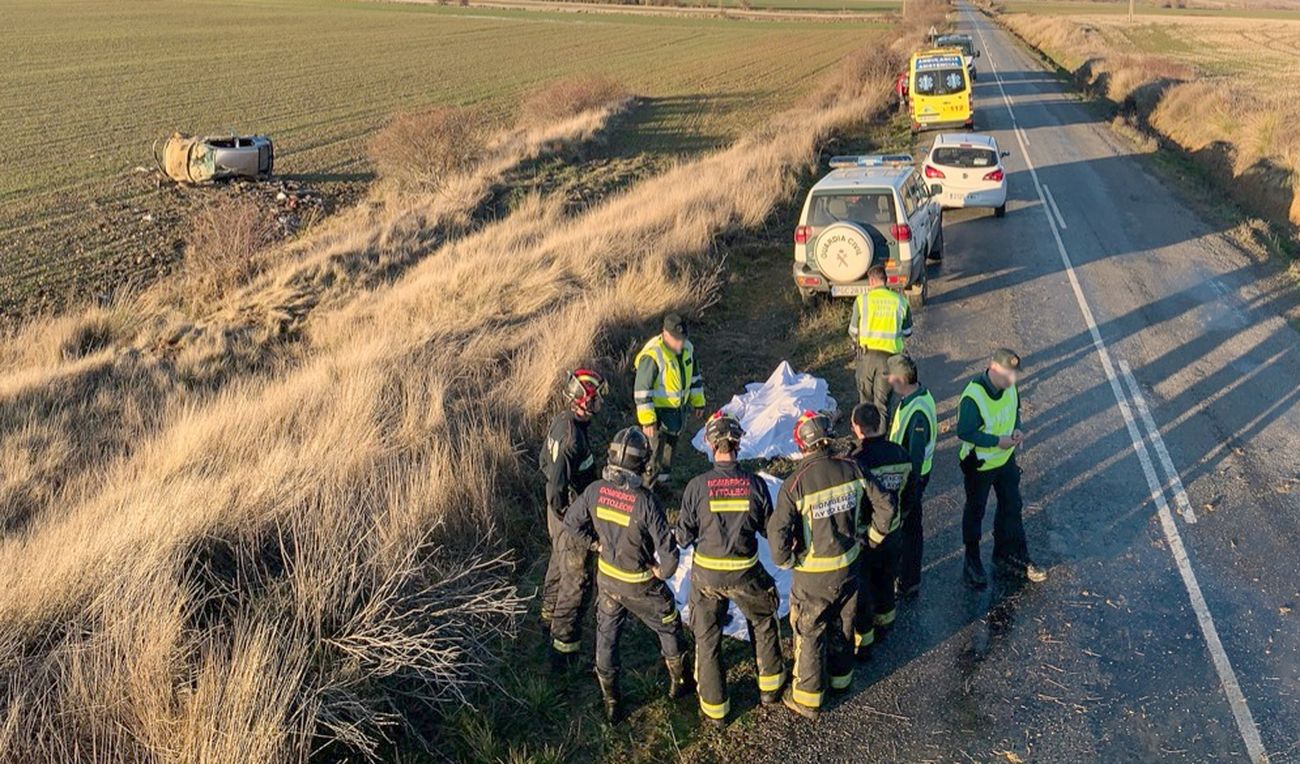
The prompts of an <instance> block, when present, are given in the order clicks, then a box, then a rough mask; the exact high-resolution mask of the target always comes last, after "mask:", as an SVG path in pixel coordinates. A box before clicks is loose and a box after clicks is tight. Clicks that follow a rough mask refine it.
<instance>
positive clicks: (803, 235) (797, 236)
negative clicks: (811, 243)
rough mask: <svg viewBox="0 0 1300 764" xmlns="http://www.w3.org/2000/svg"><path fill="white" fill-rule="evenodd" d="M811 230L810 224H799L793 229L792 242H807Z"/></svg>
mask: <svg viewBox="0 0 1300 764" xmlns="http://www.w3.org/2000/svg"><path fill="white" fill-rule="evenodd" d="M811 231H812V226H806V225H801V226H799V227H798V228H796V229H794V243H795V244H807V243H808V234H809V233H810V232H811Z"/></svg>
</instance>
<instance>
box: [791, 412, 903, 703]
mask: <svg viewBox="0 0 1300 764" xmlns="http://www.w3.org/2000/svg"><path fill="white" fill-rule="evenodd" d="M830 440H831V424H830V420H829V419H827V417H826V415H825V414H818V413H814V412H812V411H805V412H804V413H803V414H802V415H801V416H800V417H799V419H798V421H797V422H796V423H795V427H794V441H795V444H796V445H797V446H798V447H799V450H800V451H802V452H803V453H804V455H805V456H804V459H803V460H802V461H801V462H800V463H799V466H798V468H796V469H795V471H794V473H793V474H792V475H790V477H788V478H786V480H785V483H783V484H782V485H781V492H780V493H779V494H778V495H777V499H776V507H775V509H774V510H773V512H772V519H771V520H769V521H768V524H767V538H768V542H769V543H770V545H771V547H772V561H773V562H775V563H776V564H777V565H778V566H780V567H782V568H793V569H794V580H793V582H792V584H791V587H790V624H791V626H792V627H793V629H794V677H793V680H792V681H791V684H790V689H789V690H787V691H786V693H785V695H783V696H782V698H781V701H782V702H783V703H785V705H786V707H788V708H789V709H790V710H792V711H794V712H795V713H797V714H799V715H801V716H804V717H805V718H809V719H816V718H817V715H818V713H819V712H820V710H821V705H822V700H823V694H824V680H823V674H826V675H828V676H829V680H830V681H829V683H830V687H831V689H833V690H844V689H848V687H849V685H851V684H852V683H853V616H854V611H855V610H856V607H857V599H858V576H857V568H856V563H857V561H858V555H859V554H860V553H861V542H860V541H859V539H860V538H861V536H862V534H863V526H864V525H865V523H866V518H865V517H864V507H865V505H866V502H865V501H864V497H866V496H867V494H868V491H871V492H873V493H881V494H883V491H880V490H879V488H877V487H876V486H875V484H874V483H872V482H871V481H869V480H867V479H866V478H865V477H864V476H863V474H862V471H861V470H860V469H858V466H857V464H855V463H854V462H853V461H852V460H851V459H842V458H839V457H834V456H831V455H830V454H829V453H827V448H828V446H829V445H830ZM871 512H872V517H871V527H870V528H869V529H868V530H867V534H868V539H869V543H870V544H873V545H874V544H878V543H880V542H881V541H883V540H884V539H885V534H887V533H888V532H889V527H890V524H891V523H892V522H893V512H892V508H891V507H890V506H889V504H888V502H887V501H886V500H883V497H882V501H880V502H879V503H877V502H875V501H872V502H871Z"/></svg>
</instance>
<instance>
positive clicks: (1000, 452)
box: [958, 379, 1020, 472]
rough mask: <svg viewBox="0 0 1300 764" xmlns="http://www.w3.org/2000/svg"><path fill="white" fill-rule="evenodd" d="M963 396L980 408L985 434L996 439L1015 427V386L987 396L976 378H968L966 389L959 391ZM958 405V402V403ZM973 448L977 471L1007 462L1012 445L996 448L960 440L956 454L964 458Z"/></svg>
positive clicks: (1016, 408) (1013, 430)
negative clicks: (994, 395)
mask: <svg viewBox="0 0 1300 764" xmlns="http://www.w3.org/2000/svg"><path fill="white" fill-rule="evenodd" d="M961 397H962V398H963V399H965V398H970V399H971V400H972V401H974V402H975V406H976V407H977V408H978V409H979V411H980V418H981V419H983V420H984V427H983V428H982V431H983V432H985V433H988V434H989V435H995V436H997V437H999V438H1005V437H1007V436H1009V435H1011V433H1013V432H1015V430H1016V412H1017V411H1019V410H1020V393H1018V392H1017V391H1016V387H1015V385H1012V386H1011V387H1009V388H1007V389H1006V390H1004V391H1003V393H1002V397H1001V398H999V399H998V400H993V399H992V398H990V397H989V394H988V391H987V390H985V389H984V385H981V384H980V383H979V380H977V379H972V380H971V381H970V382H969V383H968V384H967V385H966V389H965V390H963V391H962V394H961ZM958 405H959V406H960V405H961V404H960V402H959V403H958ZM972 449H974V451H975V458H977V459H979V462H980V463H979V471H980V472H987V471H988V470H995V469H997V468H998V467H1001V466H1002V465H1004V464H1006V463H1007V460H1008V459H1010V458H1011V455H1012V454H1014V453H1015V452H1016V447H1015V446H1012V447H1011V448H998V447H997V446H989V447H987V448H985V447H983V446H976V445H973V444H971V443H967V442H966V441H964V440H963V441H962V443H961V451H960V452H959V457H960V458H961V459H965V458H966V456H967V455H968V454H970V452H971V450H972Z"/></svg>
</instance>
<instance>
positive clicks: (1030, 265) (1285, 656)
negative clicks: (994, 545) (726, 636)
mask: <svg viewBox="0 0 1300 764" xmlns="http://www.w3.org/2000/svg"><path fill="white" fill-rule="evenodd" d="M960 26H961V27H963V28H965V29H966V30H967V31H970V32H971V33H972V34H974V35H975V36H976V40H977V43H979V46H980V47H981V48H982V50H983V56H982V58H981V59H980V60H979V66H980V79H979V82H978V84H977V87H976V103H977V113H978V119H979V122H980V127H981V128H982V129H983V130H985V131H987V132H990V133H992V134H993V135H994V136H995V137H996V138H997V140H998V142H999V144H1000V146H1001V147H1002V149H1003V150H1006V151H1010V152H1011V156H1010V158H1009V159H1008V160H1007V162H1008V168H1009V170H1010V171H1011V174H1010V190H1011V200H1010V202H1009V203H1008V215H1007V217H1006V218H1004V219H1002V220H997V219H995V218H994V217H993V216H992V215H991V213H989V212H986V211H971V212H955V213H949V214H948V215H947V219H946V226H945V232H946V237H947V247H948V250H947V258H946V260H945V261H944V263H943V265H942V268H941V269H940V270H939V271H938V272H937V273H935V275H934V280H933V281H932V283H931V303H930V304H929V305H928V306H927V307H926V308H925V309H924V310H923V311H922V312H921V313H920V315H919V319H918V327H917V332H916V337H915V339H914V340H913V341H912V343H911V345H910V350H911V352H912V353H913V354H914V355H915V356H917V357H918V359H919V364H920V368H921V372H922V375H923V381H924V382H925V383H926V384H927V385H929V386H930V388H931V389H932V390H933V391H934V393H935V397H936V399H937V400H938V403H939V416H940V421H941V422H942V421H944V420H949V421H950V422H951V421H952V420H955V416H956V405H957V400H958V396H959V395H960V392H961V389H962V387H963V386H964V384H965V382H966V380H967V379H969V378H970V377H971V376H972V375H974V374H976V373H978V372H979V371H980V370H981V369H982V368H983V366H984V364H985V362H986V358H987V354H988V353H989V352H990V351H991V350H992V349H993V348H994V347H997V346H1000V345H1006V346H1010V347H1012V348H1015V349H1017V350H1018V351H1020V352H1021V354H1022V356H1023V358H1024V361H1025V365H1026V368H1027V371H1028V376H1027V378H1026V379H1025V380H1024V382H1023V383H1022V396H1023V398H1024V401H1025V404H1024V405H1025V412H1024V414H1025V416H1024V419H1025V423H1026V425H1027V442H1026V446H1025V448H1024V449H1023V450H1022V452H1021V454H1020V456H1019V459H1020V462H1021V466H1022V467H1023V469H1024V478H1023V489H1024V494H1025V499H1026V502H1027V505H1028V506H1027V509H1026V525H1027V528H1028V533H1029V540H1030V547H1031V552H1032V553H1033V554H1034V555H1035V556H1036V557H1037V558H1038V559H1039V561H1040V562H1042V563H1046V564H1048V565H1050V568H1051V579H1050V580H1049V581H1048V582H1047V583H1046V584H1041V585H1028V586H1025V587H1023V588H1015V587H1011V588H1009V587H1007V586H1006V585H997V586H994V587H992V588H991V589H990V590H989V591H986V592H973V591H970V590H968V589H966V588H965V587H964V586H963V585H962V584H961V582H960V564H961V537H960V516H961V504H962V491H961V483H960V474H959V472H958V468H957V457H956V450H957V442H956V438H955V437H954V436H953V435H952V434H951V432H946V433H945V434H944V435H943V436H942V437H941V439H940V443H939V452H938V454H937V456H936V466H935V473H934V477H933V480H932V483H931V485H930V490H929V492H928V497H927V506H926V516H925V524H926V544H927V546H926V558H925V564H926V570H925V579H924V583H923V592H922V596H921V598H920V600H919V601H918V602H916V603H914V604H912V605H911V606H910V607H906V608H904V609H903V610H901V611H900V617H899V622H898V624H897V626H896V628H895V629H894V631H893V633H892V634H890V635H889V637H888V639H887V641H886V642H885V643H884V644H883V645H881V646H880V647H878V648H877V651H876V654H875V656H874V657H873V659H872V661H871V662H870V663H869V664H867V665H866V666H865V667H860V668H859V670H858V672H857V676H856V679H855V683H854V685H853V688H852V689H851V691H850V692H849V693H847V694H846V695H845V696H844V697H843V698H842V699H841V700H839V701H838V702H837V703H836V705H834V706H833V707H832V708H830V709H829V710H828V711H827V712H826V713H825V714H824V715H823V717H822V719H821V720H820V721H819V722H818V723H817V724H816V725H812V724H809V723H807V722H805V721H803V720H801V719H797V718H794V717H793V716H792V715H790V714H789V713H787V712H785V711H784V709H768V710H764V711H762V712H760V713H758V714H755V717H756V719H755V721H756V723H755V724H753V725H749V726H748V729H746V730H736V731H734V732H733V733H732V734H733V736H734V737H735V746H734V748H733V749H731V750H732V751H733V752H734V757H733V756H728V758H732V759H734V760H744V759H750V760H755V761H783V762H803V761H821V762H828V761H850V760H852V761H945V762H947V761H1018V760H1024V761H1071V762H1074V761H1106V762H1114V761H1196V762H1201V761H1250V760H1252V759H1254V760H1263V759H1265V758H1266V759H1267V760H1269V761H1272V762H1282V761H1294V760H1300V554H1297V546H1298V545H1300V458H1298V457H1297V454H1300V406H1297V401H1298V400H1300V352H1298V351H1300V335H1298V334H1297V332H1296V331H1295V330H1294V329H1293V328H1292V327H1291V326H1289V325H1288V324H1287V323H1286V321H1285V320H1283V318H1281V314H1282V312H1283V310H1284V309H1286V308H1287V307H1289V306H1290V305H1291V304H1292V303H1291V302H1290V301H1291V299H1292V298H1291V297H1290V296H1289V295H1288V293H1289V292H1290V291H1291V290H1292V289H1293V287H1291V286H1289V285H1288V284H1287V282H1286V281H1285V279H1277V278H1269V269H1268V267H1267V266H1261V265H1259V264H1256V263H1254V262H1252V261H1251V259H1250V258H1249V257H1248V256H1247V255H1245V254H1244V253H1243V252H1242V251H1240V250H1239V249H1237V248H1236V247H1235V246H1234V245H1233V244H1232V243H1231V241H1230V240H1229V239H1228V238H1227V237H1226V236H1225V235H1224V232H1223V231H1219V230H1216V229H1215V228H1214V227H1213V226H1212V225H1211V224H1209V223H1207V222H1205V220H1203V219H1202V218H1200V217H1198V215H1197V214H1196V213H1194V212H1193V211H1192V210H1190V209H1189V208H1188V206H1187V205H1186V204H1185V203H1183V202H1182V201H1181V200H1180V199H1179V198H1178V197H1177V196H1176V195H1175V194H1174V193H1173V192H1171V191H1170V190H1168V189H1167V188H1166V187H1165V186H1164V184H1163V183H1162V182H1161V181H1160V180H1159V179H1157V178H1156V177H1154V176H1153V175H1151V174H1150V173H1148V172H1147V170H1145V169H1144V165H1143V162H1142V161H1140V160H1139V159H1138V158H1136V157H1134V156H1132V154H1133V149H1132V147H1130V146H1128V145H1126V144H1125V142H1124V141H1122V140H1121V139H1119V138H1118V137H1117V136H1116V135H1114V134H1113V133H1112V131H1111V130H1110V128H1109V127H1108V126H1106V125H1105V124H1103V123H1101V122H1100V121H1099V118H1098V117H1097V115H1096V114H1095V113H1094V110H1092V109H1090V108H1089V107H1087V106H1086V105H1083V104H1080V103H1078V102H1076V101H1075V100H1074V99H1072V98H1071V97H1069V96H1068V95H1067V94H1066V91H1065V89H1064V88H1063V86H1062V84H1061V83H1060V82H1059V81H1058V80H1057V79H1056V78H1055V77H1053V76H1051V75H1049V74H1048V73H1047V72H1045V71H1044V69H1043V68H1042V67H1041V65H1040V64H1039V63H1038V62H1037V61H1036V59H1035V58H1034V57H1033V56H1032V55H1031V54H1030V53H1029V52H1028V51H1027V50H1026V49H1024V48H1023V47H1022V46H1020V45H1019V43H1017V42H1016V41H1015V40H1014V38H1012V37H1011V36H1010V35H1008V34H1007V33H1005V32H1004V31H1002V30H1000V29H999V28H998V27H997V26H996V25H994V24H993V23H992V22H990V21H989V20H988V19H986V18H984V17H983V16H981V15H979V14H977V13H974V12H972V11H970V10H969V9H964V10H963V12H962V14H961V23H960ZM1031 167H1032V169H1031ZM1053 201H1054V205H1053ZM1054 207H1055V208H1054ZM1058 210H1059V214H1058ZM990 515H991V512H990ZM987 522H989V521H986V523H987ZM986 527H987V526H986ZM990 547H991V541H990V540H989V538H988V536H987V535H986V542H985V555H986V559H987V555H988V554H989V552H990Z"/></svg>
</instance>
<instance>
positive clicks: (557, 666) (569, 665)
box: [551, 648, 578, 674]
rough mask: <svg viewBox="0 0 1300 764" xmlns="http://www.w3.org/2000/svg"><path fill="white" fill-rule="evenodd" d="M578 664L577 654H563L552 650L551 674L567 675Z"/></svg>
mask: <svg viewBox="0 0 1300 764" xmlns="http://www.w3.org/2000/svg"><path fill="white" fill-rule="evenodd" d="M577 664H578V654H577V653H562V652H560V651H559V650H556V649H555V648H551V673H553V674H567V673H569V671H571V670H572V669H573V667H574V666H576V665H577Z"/></svg>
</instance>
